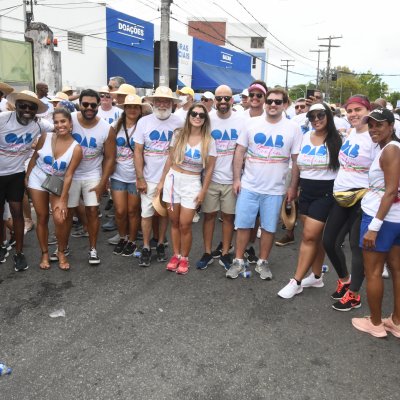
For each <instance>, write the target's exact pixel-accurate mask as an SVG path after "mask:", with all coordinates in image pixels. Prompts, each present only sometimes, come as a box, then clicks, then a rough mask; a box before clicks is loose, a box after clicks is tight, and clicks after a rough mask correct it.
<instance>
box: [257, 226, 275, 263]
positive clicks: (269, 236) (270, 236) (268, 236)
mask: <svg viewBox="0 0 400 400" xmlns="http://www.w3.org/2000/svg"><path fill="white" fill-rule="evenodd" d="M274 236H275V234H274V233H271V232H267V231H265V230H264V229H262V228H261V238H260V257H259V258H260V259H261V260H268V257H269V254H270V253H271V249H272V244H273V243H274Z"/></svg>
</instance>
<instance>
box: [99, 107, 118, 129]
mask: <svg viewBox="0 0 400 400" xmlns="http://www.w3.org/2000/svg"><path fill="white" fill-rule="evenodd" d="M121 113H122V110H121V109H120V108H118V107H112V108H111V109H110V110H108V111H104V110H103V109H102V108H101V107H99V111H98V112H97V116H98V117H100V118H102V119H104V120H105V121H106V122H108V123H109V124H110V125H112V124H113V123H114V122H115V121H117V120H118V118H119V116H120V115H121Z"/></svg>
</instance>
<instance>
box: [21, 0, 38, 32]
mask: <svg viewBox="0 0 400 400" xmlns="http://www.w3.org/2000/svg"><path fill="white" fill-rule="evenodd" d="M33 4H35V5H36V4H37V1H36V0H22V6H23V9H24V14H25V31H26V30H27V28H29V25H30V24H31V22H32V21H33V20H34V17H33ZM26 6H29V8H30V10H29V11H28V10H27V9H26Z"/></svg>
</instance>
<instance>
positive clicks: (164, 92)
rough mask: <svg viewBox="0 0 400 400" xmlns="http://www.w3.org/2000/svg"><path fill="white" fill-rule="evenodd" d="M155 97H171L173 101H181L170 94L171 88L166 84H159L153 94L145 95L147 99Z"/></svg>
mask: <svg viewBox="0 0 400 400" xmlns="http://www.w3.org/2000/svg"><path fill="white" fill-rule="evenodd" d="M157 97H161V98H163V99H171V100H173V101H174V102H175V103H180V102H181V101H180V100H179V99H178V98H176V97H174V95H173V94H172V90H171V89H170V88H169V87H167V86H159V87H158V88H157V89H156V91H155V92H154V94H153V95H151V96H146V97H145V98H146V99H148V100H154V99H155V98H157Z"/></svg>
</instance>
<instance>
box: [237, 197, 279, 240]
mask: <svg viewBox="0 0 400 400" xmlns="http://www.w3.org/2000/svg"><path fill="white" fill-rule="evenodd" d="M283 198H284V195H272V194H260V193H255V192H251V191H250V190H247V189H241V191H240V193H239V196H238V198H237V201H236V216H235V226H236V228H238V229H251V228H254V226H255V222H256V218H257V214H258V213H260V225H261V228H262V229H264V230H265V231H267V232H270V233H275V232H276V226H277V225H278V220H279V215H280V212H281V206H282V201H283Z"/></svg>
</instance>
